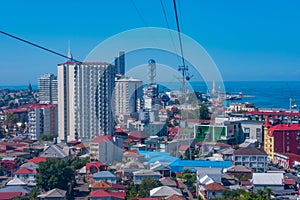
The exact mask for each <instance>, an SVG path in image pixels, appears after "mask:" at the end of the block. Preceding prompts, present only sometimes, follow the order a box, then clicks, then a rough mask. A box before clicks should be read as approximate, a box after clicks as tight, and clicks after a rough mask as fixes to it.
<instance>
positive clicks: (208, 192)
mask: <svg viewBox="0 0 300 200" xmlns="http://www.w3.org/2000/svg"><path fill="white" fill-rule="evenodd" d="M204 189H205V190H204V198H205V199H208V200H209V199H215V198H221V197H222V193H223V191H224V190H226V188H225V187H224V186H223V185H221V184H220V183H216V182H214V183H210V184H207V185H206V186H205V187H204Z"/></svg>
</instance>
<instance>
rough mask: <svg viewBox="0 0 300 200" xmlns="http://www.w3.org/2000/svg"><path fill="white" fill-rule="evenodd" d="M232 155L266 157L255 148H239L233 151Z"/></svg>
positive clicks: (263, 152)
mask: <svg viewBox="0 0 300 200" xmlns="http://www.w3.org/2000/svg"><path fill="white" fill-rule="evenodd" d="M233 154H234V155H262V156H267V154H266V152H265V151H263V150H261V149H258V148H256V147H246V148H239V149H237V150H235V151H234V153H233Z"/></svg>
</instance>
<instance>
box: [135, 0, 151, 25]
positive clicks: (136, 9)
mask: <svg viewBox="0 0 300 200" xmlns="http://www.w3.org/2000/svg"><path fill="white" fill-rule="evenodd" d="M131 3H132V5H133V7H134V9H135V11H136V12H137V14H138V16H139V17H140V19H141V21H142V23H143V24H144V26H148V25H147V23H146V21H145V19H144V18H143V16H142V14H141V13H140V11H139V9H138V7H137V6H136V5H135V3H134V0H131Z"/></svg>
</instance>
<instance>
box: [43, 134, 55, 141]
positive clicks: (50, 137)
mask: <svg viewBox="0 0 300 200" xmlns="http://www.w3.org/2000/svg"><path fill="white" fill-rule="evenodd" d="M40 138H41V140H43V141H53V138H54V136H53V135H46V134H41V136H40Z"/></svg>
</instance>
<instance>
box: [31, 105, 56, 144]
mask: <svg viewBox="0 0 300 200" xmlns="http://www.w3.org/2000/svg"><path fill="white" fill-rule="evenodd" d="M28 127H29V135H30V137H31V139H33V140H37V139H39V138H40V135H41V134H45V135H53V136H57V134H58V116H57V105H56V104H48V105H37V106H36V107H35V108H34V109H32V110H30V111H29V112H28Z"/></svg>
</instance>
